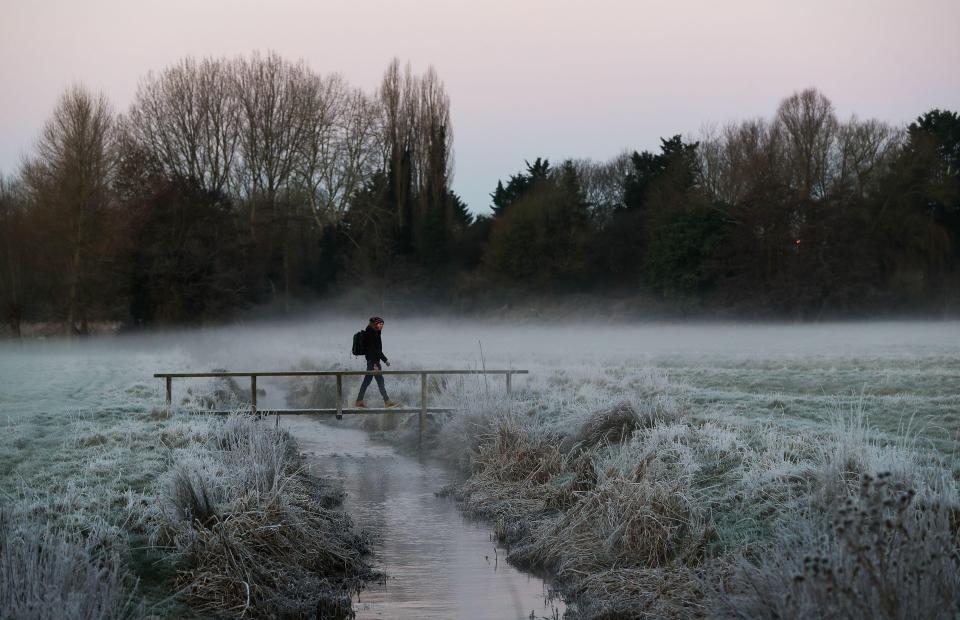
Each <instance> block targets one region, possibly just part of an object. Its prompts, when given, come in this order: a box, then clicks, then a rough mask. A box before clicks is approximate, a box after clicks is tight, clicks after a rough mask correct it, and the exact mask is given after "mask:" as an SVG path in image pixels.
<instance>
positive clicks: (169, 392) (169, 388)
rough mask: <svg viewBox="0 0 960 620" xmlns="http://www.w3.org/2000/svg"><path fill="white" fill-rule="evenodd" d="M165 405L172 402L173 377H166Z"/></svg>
mask: <svg viewBox="0 0 960 620" xmlns="http://www.w3.org/2000/svg"><path fill="white" fill-rule="evenodd" d="M166 379H167V407H169V406H170V405H171V404H173V386H172V385H171V384H172V383H173V377H167V378H166Z"/></svg>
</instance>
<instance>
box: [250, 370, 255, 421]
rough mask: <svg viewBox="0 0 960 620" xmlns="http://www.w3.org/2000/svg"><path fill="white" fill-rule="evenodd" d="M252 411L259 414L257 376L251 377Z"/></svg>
mask: <svg viewBox="0 0 960 620" xmlns="http://www.w3.org/2000/svg"><path fill="white" fill-rule="evenodd" d="M250 410H251V411H252V412H253V414H254V415H256V413H257V375H250Z"/></svg>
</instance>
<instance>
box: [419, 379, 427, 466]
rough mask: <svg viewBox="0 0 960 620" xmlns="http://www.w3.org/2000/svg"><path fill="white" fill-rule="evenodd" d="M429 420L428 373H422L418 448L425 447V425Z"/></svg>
mask: <svg viewBox="0 0 960 620" xmlns="http://www.w3.org/2000/svg"><path fill="white" fill-rule="evenodd" d="M426 421H427V373H423V374H422V375H420V420H419V422H420V423H419V424H418V425H417V426H418V428H417V431H418V432H417V450H420V449H421V448H423V425H424V423H425V422H426Z"/></svg>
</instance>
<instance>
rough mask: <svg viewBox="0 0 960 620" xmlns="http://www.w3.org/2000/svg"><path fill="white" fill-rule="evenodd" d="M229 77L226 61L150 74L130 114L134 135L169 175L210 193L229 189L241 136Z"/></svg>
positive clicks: (189, 62)
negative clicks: (190, 182)
mask: <svg viewBox="0 0 960 620" xmlns="http://www.w3.org/2000/svg"><path fill="white" fill-rule="evenodd" d="M230 72H231V65H230V64H229V63H228V62H226V61H223V60H218V59H212V58H204V59H202V60H200V61H196V60H194V59H192V58H185V59H183V60H181V61H180V62H179V63H177V64H176V65H174V66H172V67H169V68H167V69H165V70H164V71H163V72H162V73H161V74H160V75H153V74H148V75H147V77H146V78H145V79H144V80H143V81H141V83H140V87H139V89H138V91H137V96H136V99H135V101H134V103H133V106H132V107H131V109H130V113H129V126H130V129H131V131H132V133H133V135H134V136H135V137H136V138H137V140H138V141H139V142H140V143H141V144H143V145H144V146H146V147H147V148H149V149H150V151H151V152H152V153H153V154H154V156H155V157H156V158H157V159H158V161H160V162H161V164H162V165H163V167H164V169H165V171H166V173H167V174H169V175H171V176H178V177H182V178H187V179H193V180H195V181H196V182H198V183H199V184H200V186H201V187H203V188H204V189H207V190H210V191H218V192H219V191H225V190H227V189H228V184H229V182H230V180H231V176H232V171H233V165H234V159H235V155H236V151H237V143H238V140H239V136H240V134H239V120H240V114H239V105H238V99H237V97H236V96H235V92H234V90H233V88H232V79H231V75H230Z"/></svg>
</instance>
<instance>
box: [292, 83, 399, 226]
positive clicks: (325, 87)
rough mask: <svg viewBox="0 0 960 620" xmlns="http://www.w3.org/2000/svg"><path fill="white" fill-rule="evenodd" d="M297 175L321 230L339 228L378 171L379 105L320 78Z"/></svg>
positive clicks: (354, 91) (362, 94) (348, 89)
mask: <svg viewBox="0 0 960 620" xmlns="http://www.w3.org/2000/svg"><path fill="white" fill-rule="evenodd" d="M316 80H317V87H316V89H315V100H314V101H313V102H312V106H311V109H310V110H309V111H308V114H310V116H311V117H312V122H311V127H310V131H309V133H308V135H307V138H306V140H305V141H304V152H303V157H302V167H301V169H300V170H299V176H300V179H301V181H300V182H301V183H302V185H303V187H304V189H305V195H306V197H307V200H308V201H309V203H310V211H311V214H312V215H313V218H314V221H315V223H316V225H317V227H318V228H319V229H322V228H324V227H325V226H327V225H328V224H330V223H332V222H338V221H340V220H341V219H342V218H343V215H344V213H345V212H346V209H347V206H348V203H349V200H350V198H351V197H352V196H353V194H354V192H356V190H358V189H359V188H360V187H362V186H363V184H364V183H365V182H366V181H367V180H368V179H369V178H370V176H371V175H372V173H373V171H374V170H376V169H377V167H378V163H379V162H378V155H379V151H378V144H379V138H380V128H379V120H380V119H379V117H378V116H379V112H378V110H377V107H376V102H375V101H373V100H372V99H371V98H369V97H368V96H366V95H365V94H364V93H363V92H362V91H360V90H358V89H351V88H350V87H349V86H348V85H347V84H346V82H345V81H344V80H343V78H342V77H340V76H339V75H332V76H329V77H327V78H320V77H317V78H316Z"/></svg>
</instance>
